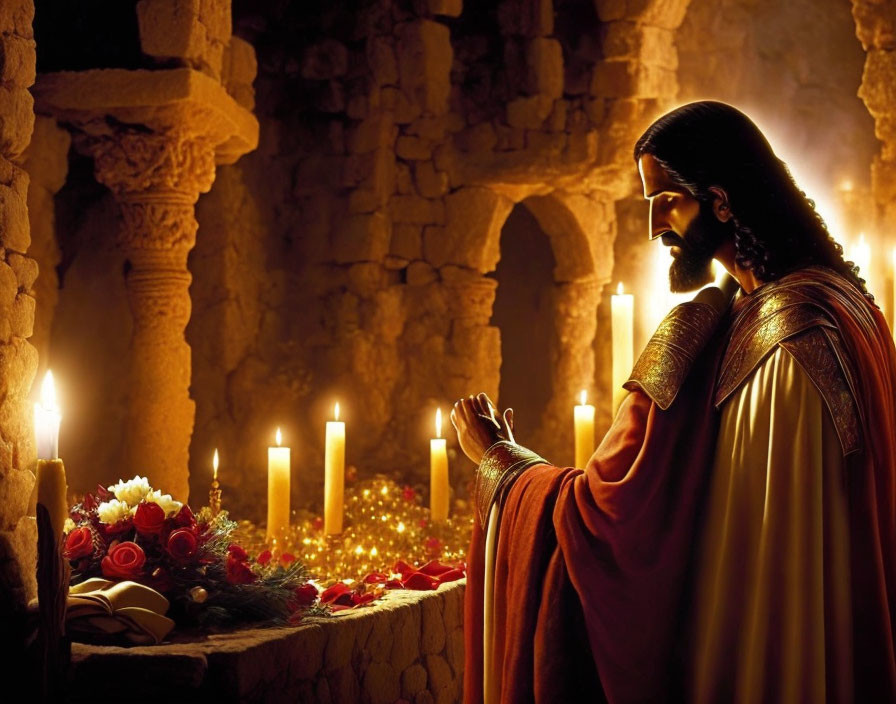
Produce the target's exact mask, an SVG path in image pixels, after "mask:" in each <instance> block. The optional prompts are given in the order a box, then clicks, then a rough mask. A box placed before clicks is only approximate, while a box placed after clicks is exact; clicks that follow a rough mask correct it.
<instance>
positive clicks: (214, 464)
mask: <svg viewBox="0 0 896 704" xmlns="http://www.w3.org/2000/svg"><path fill="white" fill-rule="evenodd" d="M212 471H213V477H212V478H213V479H214V480H215V481H218V448H217V447H216V448H215V456H214V457H213V458H212Z"/></svg>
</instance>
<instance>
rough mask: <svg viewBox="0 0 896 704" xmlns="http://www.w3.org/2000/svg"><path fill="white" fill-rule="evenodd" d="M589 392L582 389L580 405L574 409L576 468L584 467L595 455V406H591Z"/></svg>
mask: <svg viewBox="0 0 896 704" xmlns="http://www.w3.org/2000/svg"><path fill="white" fill-rule="evenodd" d="M587 401H588V392H587V391H586V390H585V389H582V391H581V393H580V394H579V405H578V406H575V407H574V408H573V415H572V417H573V424H574V431H575V435H574V438H575V463H576V467H584V466H585V465H586V464H587V463H588V460H589V459H590V458H591V455H592V454H593V453H594V406H589V405H588V404H587Z"/></svg>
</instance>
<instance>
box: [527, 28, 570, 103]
mask: <svg viewBox="0 0 896 704" xmlns="http://www.w3.org/2000/svg"><path fill="white" fill-rule="evenodd" d="M526 89H527V91H528V93H529V94H530V95H544V96H546V97H548V98H551V99H556V98H559V97H560V96H561V95H563V48H562V47H561V46H560V42H559V41H557V40H556V39H546V38H544V37H537V38H535V39H532V40H531V41H530V42H529V44H528V46H527V47H526Z"/></svg>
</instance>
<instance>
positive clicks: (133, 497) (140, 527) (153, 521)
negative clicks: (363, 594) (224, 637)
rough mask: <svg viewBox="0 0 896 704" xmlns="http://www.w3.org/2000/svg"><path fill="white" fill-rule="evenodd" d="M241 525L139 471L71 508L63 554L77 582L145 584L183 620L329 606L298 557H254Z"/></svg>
mask: <svg viewBox="0 0 896 704" xmlns="http://www.w3.org/2000/svg"><path fill="white" fill-rule="evenodd" d="M236 527H237V526H236V523H234V522H233V521H231V520H229V519H228V517H227V513H226V512H221V513H219V514H217V515H212V514H211V512H210V511H209V510H208V509H203V510H202V511H200V512H199V514H198V515H197V514H194V513H193V511H192V510H191V509H190V507H189V506H188V505H186V504H182V503H180V502H179V501H175V500H174V499H172V498H171V496H169V495H168V494H162V493H161V492H160V491H157V490H155V489H153V488H152V487H151V486H150V485H149V481H148V480H147V479H146V477H139V476H135V477H134V478H133V479H129V480H127V481H120V482H119V483H118V484H114V485H112V486H110V487H103V486H99V487H97V490H96V492H95V494H87V495H86V496H85V497H84V499H83V501H81V502H80V503H78V504H76V505H75V506H74V507H72V509H71V512H70V519H69V520H68V521H66V530H65V536H64V547H63V555H64V557H65V558H66V559H67V560H69V562H70V564H71V568H72V577H71V583H72V584H78V583H80V582H83V581H84V580H86V579H89V578H91V577H104V578H105V579H108V580H113V581H120V580H130V581H134V582H139V583H141V584H145V585H146V586H148V587H151V588H153V589H155V590H157V591H159V592H161V593H162V594H164V595H165V596H167V597H168V599H169V600H170V602H171V612H170V615H171V616H172V618H174V620H175V621H176V622H177V623H178V624H179V625H201V626H213V625H214V626H217V625H235V624H238V623H248V622H270V623H287V622H292V623H295V622H297V621H298V620H300V619H301V617H302V616H303V615H305V614H307V613H309V612H313V613H315V614H316V615H319V614H322V613H326V608H325V607H322V606H317V605H315V604H316V602H317V588H316V587H315V586H314V584H312V583H311V582H309V580H308V573H307V571H306V570H305V567H304V565H302V563H301V562H299V561H298V560H295V559H293V558H292V557H291V556H290V555H283V556H282V557H281V559H279V560H273V559H272V557H271V554H270V552H269V551H265V552H264V553H262V554H261V555H259V556H257V557H256V558H254V559H253V558H252V557H250V556H249V555H248V554H247V553H246V551H245V550H244V549H243V548H242V547H240V546H239V545H237V544H236V543H234V542H233V540H232V535H231V534H232V533H233V531H234V530H235V529H236Z"/></svg>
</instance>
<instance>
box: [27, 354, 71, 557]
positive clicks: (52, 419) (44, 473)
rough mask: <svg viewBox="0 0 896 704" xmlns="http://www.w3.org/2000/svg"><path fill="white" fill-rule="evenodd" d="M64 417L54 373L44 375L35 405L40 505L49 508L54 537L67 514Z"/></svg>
mask: <svg viewBox="0 0 896 704" xmlns="http://www.w3.org/2000/svg"><path fill="white" fill-rule="evenodd" d="M61 420H62V414H61V413H60V411H59V405H58V403H57V400H56V387H55V385H54V384H53V374H52V372H49V371H48V372H47V374H46V376H44V381H43V384H42V385H41V389H40V403H36V404H34V431H35V436H36V440H37V456H38V460H37V503H39V504H42V505H43V506H44V508H46V510H47V513H48V514H49V516H50V523H51V525H52V528H53V534H54V535H55V536H56V538H57V539H58V538H59V536H61V535H62V525H63V523H65V518H66V516H67V515H68V501H67V498H66V496H67V492H68V487H67V486H66V481H65V465H63V464H62V460H60V459H59V423H60V421H61Z"/></svg>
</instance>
